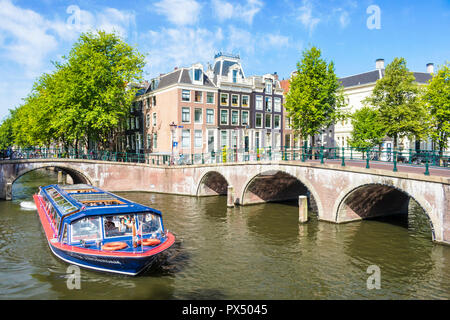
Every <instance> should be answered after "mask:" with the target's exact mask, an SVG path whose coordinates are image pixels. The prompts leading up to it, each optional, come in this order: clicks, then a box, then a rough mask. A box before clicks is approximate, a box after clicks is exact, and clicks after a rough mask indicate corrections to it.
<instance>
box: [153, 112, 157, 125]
mask: <svg viewBox="0 0 450 320" xmlns="http://www.w3.org/2000/svg"><path fill="white" fill-rule="evenodd" d="M153 126H154V127H156V112H153Z"/></svg>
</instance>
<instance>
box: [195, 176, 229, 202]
mask: <svg viewBox="0 0 450 320" xmlns="http://www.w3.org/2000/svg"><path fill="white" fill-rule="evenodd" d="M229 185H230V184H229V182H228V180H227V179H226V178H225V177H224V175H223V174H222V173H220V172H219V171H216V170H211V171H207V172H206V173H204V174H203V175H202V176H201V178H200V180H199V183H198V184H197V191H196V196H197V197H206V196H217V195H226V194H227V192H228V186H229Z"/></svg>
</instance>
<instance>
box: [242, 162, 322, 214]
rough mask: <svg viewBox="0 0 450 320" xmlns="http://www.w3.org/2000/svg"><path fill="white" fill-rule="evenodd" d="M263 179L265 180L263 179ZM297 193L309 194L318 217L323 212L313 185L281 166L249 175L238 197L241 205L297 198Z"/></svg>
mask: <svg viewBox="0 0 450 320" xmlns="http://www.w3.org/2000/svg"><path fill="white" fill-rule="evenodd" d="M264 179H267V180H266V181H264ZM258 180H259V181H258ZM258 182H260V183H261V182H262V184H260V186H259V188H258V187H257V184H258ZM266 187H268V188H266ZM299 195H308V196H309V197H308V198H309V199H310V203H311V204H312V205H313V206H315V207H316V208H317V213H318V216H319V219H320V218H321V217H322V216H323V213H324V212H323V205H322V203H321V199H320V197H319V194H318V193H317V191H316V189H315V188H314V186H313V185H312V184H311V183H310V182H309V181H308V180H307V179H305V178H303V177H299V176H298V175H297V174H292V173H289V172H288V171H287V170H284V169H282V168H277V169H273V170H264V171H262V172H259V173H258V174H256V175H253V176H252V177H250V178H249V179H248V180H247V181H246V182H245V183H244V187H243V188H242V193H241V198H240V199H241V204H242V205H248V204H256V203H264V202H270V201H286V200H297V199H298V196H299Z"/></svg>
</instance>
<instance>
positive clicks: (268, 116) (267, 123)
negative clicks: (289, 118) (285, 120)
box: [264, 113, 272, 129]
mask: <svg viewBox="0 0 450 320" xmlns="http://www.w3.org/2000/svg"><path fill="white" fill-rule="evenodd" d="M264 127H265V128H269V129H270V128H272V115H271V114H270V113H266V115H265V126H264Z"/></svg>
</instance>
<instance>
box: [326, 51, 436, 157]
mask: <svg viewBox="0 0 450 320" xmlns="http://www.w3.org/2000/svg"><path fill="white" fill-rule="evenodd" d="M426 70H427V72H413V74H414V77H415V78H416V82H417V83H419V84H420V85H426V84H427V83H428V81H429V80H430V79H431V78H432V73H433V72H434V65H433V64H432V63H428V64H427V65H426ZM384 74H385V67H384V59H378V60H376V62H375V70H373V71H369V72H365V73H360V74H356V75H352V76H348V77H344V78H341V79H339V80H340V82H341V83H342V86H343V87H344V96H345V99H346V102H347V106H346V108H345V111H346V112H347V113H349V114H352V113H354V112H355V111H357V110H359V109H361V108H362V107H363V101H364V99H366V98H367V97H369V96H370V95H371V94H372V91H373V89H374V88H375V84H376V82H377V80H379V79H381V78H383V77H384ZM334 130H335V133H334V135H335V140H336V146H337V147H349V146H350V145H349V141H350V138H351V133H352V130H353V126H352V123H351V120H350V119H347V120H344V121H339V122H337V123H336V124H335V127H334ZM400 145H401V146H402V147H403V148H405V149H414V148H417V149H419V148H420V149H431V147H432V145H431V142H430V141H422V142H420V141H417V142H416V141H413V142H412V143H411V141H409V140H408V139H402V140H401V141H400ZM382 148H383V149H391V148H393V142H392V140H391V139H390V138H387V139H386V140H385V141H384V142H383V144H382Z"/></svg>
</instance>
